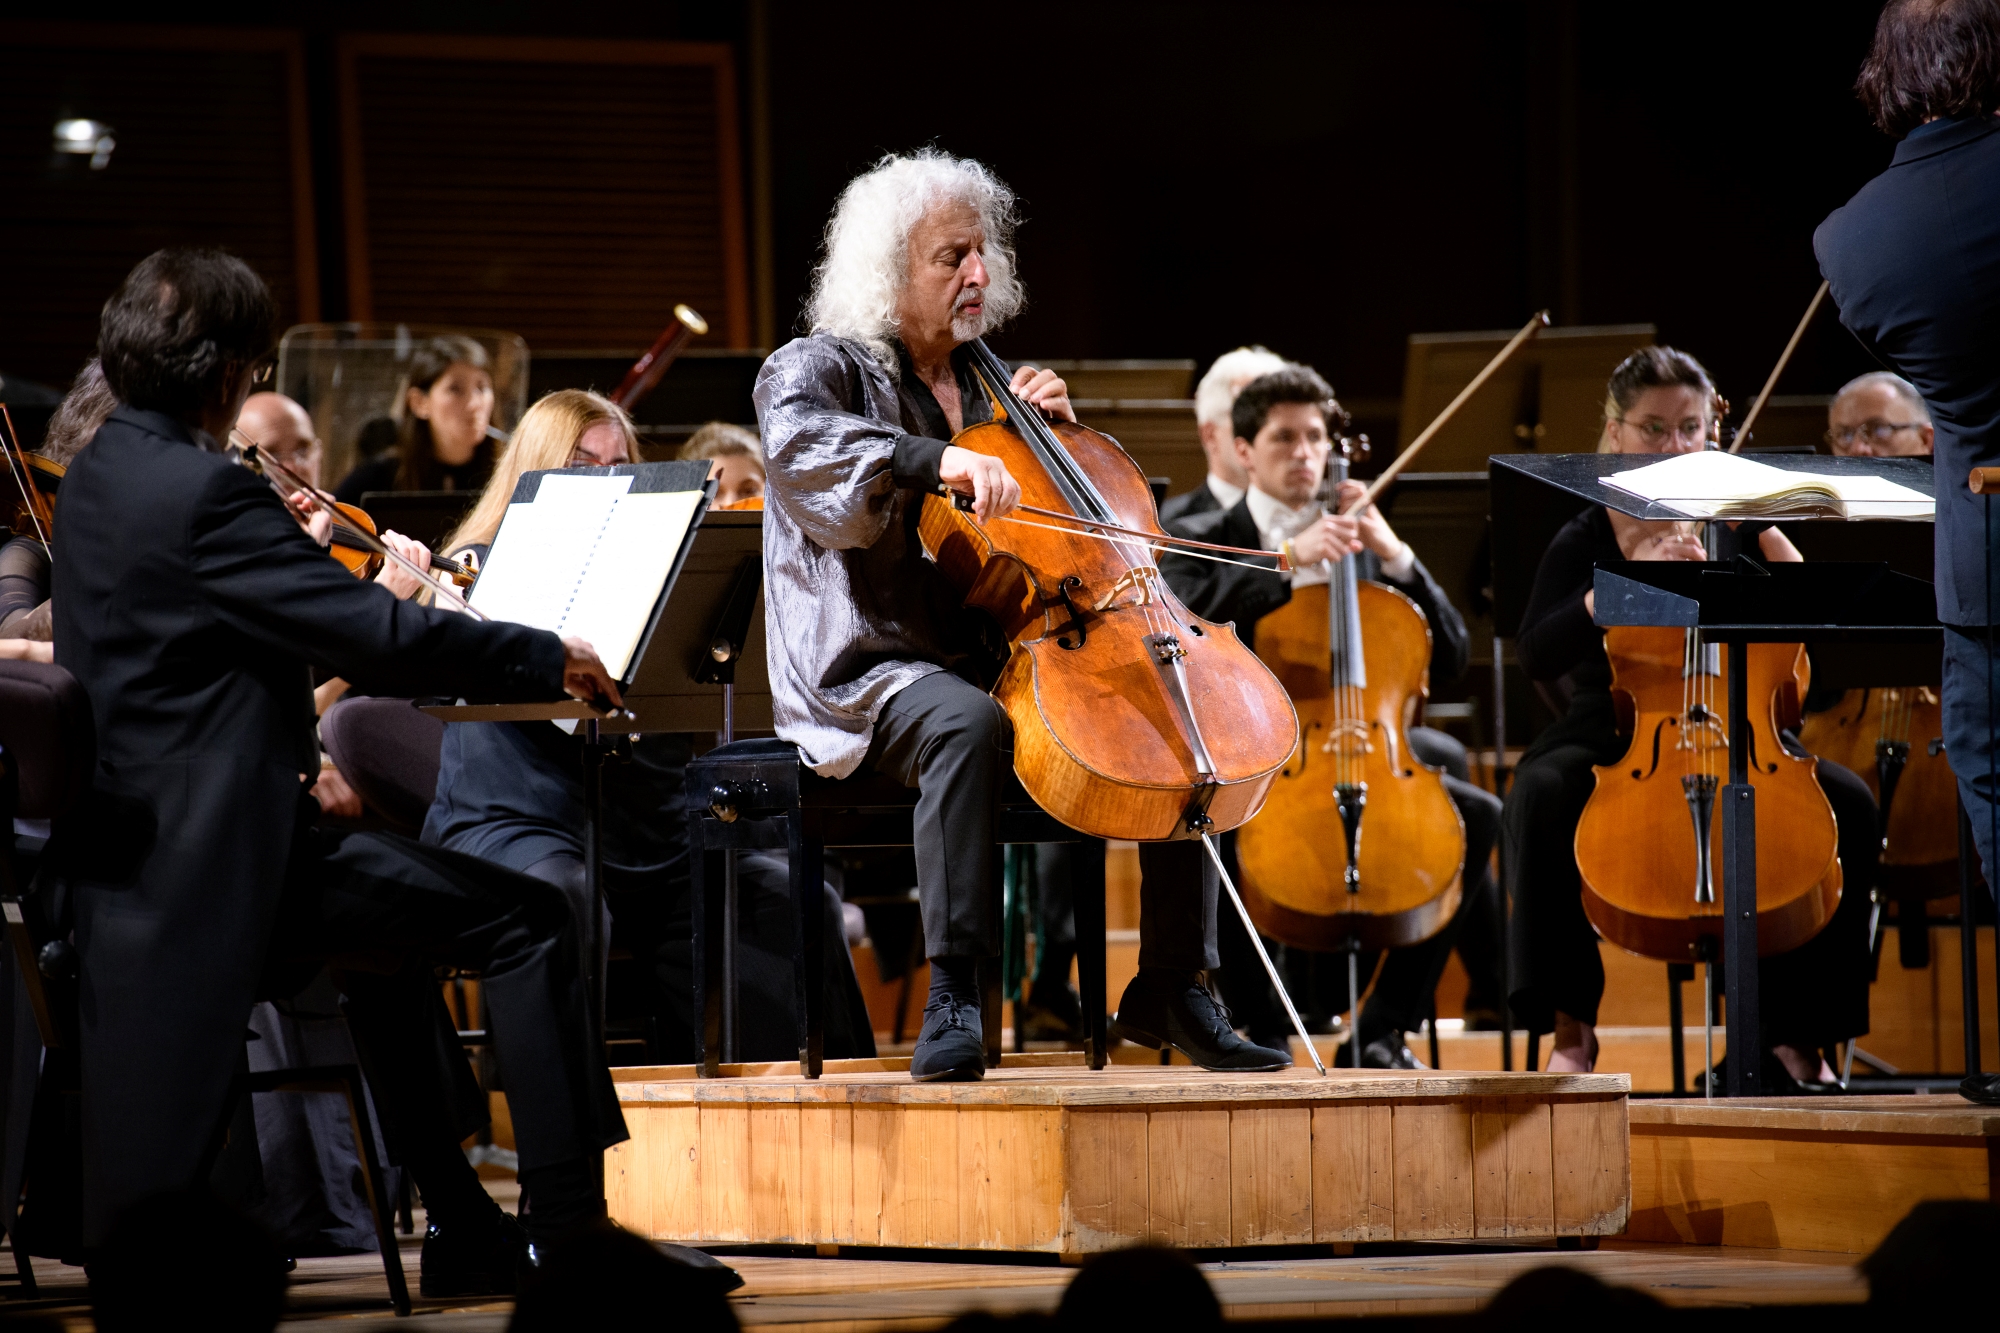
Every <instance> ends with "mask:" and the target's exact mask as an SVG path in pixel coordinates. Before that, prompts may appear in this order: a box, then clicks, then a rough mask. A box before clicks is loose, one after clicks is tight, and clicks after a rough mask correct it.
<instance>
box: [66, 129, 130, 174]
mask: <svg viewBox="0 0 2000 1333" xmlns="http://www.w3.org/2000/svg"><path fill="white" fill-rule="evenodd" d="M117 146H118V141H117V140H116V139H114V138H112V137H111V127H110V126H109V125H106V124H105V123H104V122H103V121H101V120H59V121H57V122H56V151H57V152H58V153H74V154H76V155H77V156H79V157H82V156H88V157H89V158H90V169H91V170H92V171H102V170H104V169H105V168H106V167H108V166H110V165H111V150H112V149H114V148H116V147H117Z"/></svg>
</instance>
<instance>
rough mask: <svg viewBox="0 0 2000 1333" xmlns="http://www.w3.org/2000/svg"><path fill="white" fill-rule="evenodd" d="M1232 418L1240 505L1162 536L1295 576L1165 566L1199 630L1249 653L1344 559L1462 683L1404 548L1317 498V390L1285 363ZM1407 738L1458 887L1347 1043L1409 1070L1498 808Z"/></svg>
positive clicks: (1391, 966) (1445, 610) (1436, 666)
mask: <svg viewBox="0 0 2000 1333" xmlns="http://www.w3.org/2000/svg"><path fill="white" fill-rule="evenodd" d="M1230 415H1231V429H1232V430H1233V432H1234V435H1235V441H1234V447H1235V450H1236V456H1237V459H1238V461H1239V463H1240V464H1241V466H1242V468H1243V470H1244V473H1245V474H1246V479H1247V481H1248V483H1249V484H1248V487H1247V488H1246V490H1245V492H1244V495H1243V498H1242V499H1240V500H1238V501H1237V502H1236V504H1235V505H1233V506H1232V507H1230V508H1229V509H1226V510H1211V511H1209V512H1207V513H1198V514H1194V515H1190V516H1188V517H1185V518H1182V519H1179V520H1176V521H1174V522H1171V523H1169V524H1168V528H1169V530H1170V531H1173V532H1176V533H1178V534H1179V535H1181V536H1184V537H1192V538H1195V539H1197V540H1199V541H1208V542H1216V543H1219V544H1222V545H1229V546H1247V547H1257V548H1262V549H1264V550H1267V551H1275V550H1284V551H1286V552H1287V554H1288V555H1289V556H1290V557H1291V562H1292V564H1293V567H1294V569H1295V571H1296V572H1294V573H1291V574H1279V573H1275V572H1272V571H1270V570H1261V569H1251V568H1247V567H1246V566H1243V565H1224V564H1217V563H1215V562H1212V561H1201V560H1190V559H1187V558H1185V557H1179V556H1172V555H1169V556H1166V557H1164V558H1163V559H1162V560H1161V562H1160V570H1161V572H1162V573H1163V574H1165V575H1166V577H1167V581H1168V583H1169V584H1171V585H1172V587H1173V589H1174V591H1175V592H1176V593H1177V594H1178V595H1179V596H1180V598H1181V600H1182V601H1183V602H1185V603H1186V604H1187V606H1188V609H1189V610H1191V611H1193V612H1195V614H1197V615H1200V616H1203V617H1205V618H1207V619H1210V620H1223V621H1234V622H1235V624H1236V632H1237V634H1238V636H1239V637H1241V638H1242V639H1243V641H1244V642H1245V643H1254V642H1255V637H1256V632H1257V621H1258V620H1260V619H1262V618H1263V617H1264V616H1267V615H1269V614H1271V613H1272V612H1273V611H1276V610H1277V609H1278V608H1279V607H1281V606H1283V605H1285V604H1286V603H1287V602H1289V601H1290V600H1291V597H1292V590H1293V589H1294V588H1299V587H1305V586H1309V585H1311V584H1314V583H1324V582H1326V581H1327V579H1328V577H1329V573H1328V570H1329V567H1330V565H1331V564H1332V563H1334V562H1338V561H1341V560H1347V559H1353V560H1355V561H1356V562H1357V568H1356V573H1357V574H1358V575H1359V576H1360V577H1361V578H1362V579H1364V580H1371V581H1375V582H1381V583H1386V584H1388V585H1389V586H1390V587H1392V588H1395V589H1397V590H1398V591H1400V592H1403V593H1405V594H1407V595H1408V596H1409V597H1410V598H1411V599H1412V600H1413V601H1415V602H1416V604H1417V606H1418V607H1419V608H1420V609H1421V610H1422V611H1423V613H1424V618H1425V619H1426V620H1427V621H1429V622H1430V627H1431V637H1432V650H1431V677H1432V679H1433V680H1452V679H1455V678H1456V677H1457V676H1458V675H1460V674H1461V673H1462V672H1463V671H1464V670H1465V662H1466V657H1467V650H1468V645H1469V640H1468V637H1467V634H1466V629H1465V622H1464V620H1463V619H1462V618H1461V617H1460V616H1459V614H1458V611H1457V609H1456V608H1454V607H1453V606H1452V604H1451V602H1450V601H1449V600H1448V599H1447V598H1446V597H1445V595H1444V591H1443V589H1441V588H1439V587H1438V585H1437V581H1436V580H1435V579H1433V578H1432V577H1431V575H1430V571H1428V570H1427V569H1425V568H1424V566H1423V562H1422V561H1420V560H1418V559H1417V555H1416V552H1415V551H1413V550H1411V549H1410V546H1409V543H1407V542H1405V541H1403V540H1402V539H1401V538H1400V537H1398V536H1397V535H1396V533H1395V530H1394V529H1392V528H1391V527H1390V526H1389V523H1388V520H1386V519H1385V518H1383V517H1382V513H1381V511H1380V510H1379V509H1377V508H1375V507H1374V506H1372V505H1371V506H1370V507H1369V508H1368V510H1367V512H1366V513H1363V514H1335V513H1329V512H1327V510H1326V509H1325V508H1324V506H1322V505H1321V503H1320V501H1319V498H1318V497H1319V493H1320V489H1321V486H1322V484H1323V483H1324V481H1325V479H1326V468H1327V460H1328V456H1329V454H1330V453H1331V449H1332V433H1331V430H1330V427H1331V426H1333V425H1334V424H1335V423H1336V422H1338V421H1344V420H1345V414H1344V413H1342V412H1341V410H1340V407H1339V404H1337V403H1336V402H1335V401H1334V396H1333V389H1332V388H1331V387H1330V386H1329V385H1328V384H1327V382H1326V381H1325V380H1324V379H1322V378H1321V377H1320V376H1319V375H1318V374H1317V373H1316V372H1314V371H1313V370H1312V369H1310V368H1309V367H1306V366H1300V365H1287V366H1285V367H1284V368H1282V369H1280V370H1277V371H1274V372H1272V373H1270V374H1267V375H1263V376H1261V377H1259V378H1257V379H1254V380H1252V381H1250V383H1249V384H1247V385H1245V386H1244V387H1243V390H1242V392H1240V393H1239V394H1237V396H1236V401H1235V403H1234V405H1233V407H1232V408H1231V414H1230ZM1362 490H1363V487H1362V486H1361V484H1360V483H1359V482H1352V481H1350V482H1344V483H1342V485H1341V488H1340V492H1339V496H1338V500H1337V503H1339V504H1352V503H1353V501H1354V500H1355V499H1356V498H1358V497H1359V496H1360V494H1361V492H1362ZM1408 735H1409V739H1410V746H1411V748H1412V749H1413V750H1415V751H1416V753H1417V757H1418V758H1419V759H1421V760H1422V761H1423V762H1424V763H1426V764H1430V765H1432V766H1434V767H1441V768H1444V769H1446V770H1447V771H1446V774H1445V777H1444V785H1445V789H1446V791H1447V792H1448V793H1449V794H1450V796H1451V799H1452V803H1453V804H1454V805H1455V806H1456V807H1457V808H1458V812H1459V817H1460V819H1461V820H1463V821H1464V824H1465V872H1464V873H1465V891H1464V896H1463V898H1462V900H1461V904H1460V907H1459V910H1458V912H1457V913H1456V914H1455V915H1454V916H1453V918H1452V920H1451V921H1450V922H1449V923H1447V924H1446V926H1445V927H1444V929H1442V930H1440V931H1439V932H1438V933H1437V934H1435V935H1433V936H1431V937H1430V938H1429V939H1427V940H1425V941H1423V942H1422V943H1420V944H1415V945H1411V946H1409V947H1407V948H1402V949H1396V950H1392V951H1391V952H1390V954H1389V957H1388V961H1387V962H1386V963H1385V964H1384V966H1383V970H1382V975H1381V977H1380V979H1379V980H1378V981H1377V982H1376V984H1375V990H1374V993H1373V994H1372V995H1371V996H1370V997H1369V1001H1368V1004H1367V1005H1366V1006H1365V1007H1364V1008H1363V1010H1362V1013H1361V1020H1360V1023H1359V1033H1358V1035H1357V1036H1356V1038H1355V1040H1357V1041H1358V1042H1359V1043H1360V1048H1361V1052H1362V1060H1361V1062H1362V1063H1363V1064H1364V1065H1369V1066H1373V1067H1376V1068H1403V1069H1407V1068H1416V1067H1418V1066H1417V1062H1416V1059H1415V1057H1414V1056H1413V1055H1412V1054H1411V1053H1410V1051H1409V1049H1408V1048H1407V1047H1406V1046H1405V1045H1404V1043H1403V1034H1404V1032H1406V1031H1409V1030H1410V1029H1413V1028H1415V1027H1416V1026H1417V1025H1418V1023H1419V1022H1420V1021H1421V1020H1422V1019H1423V1018H1424V1017H1425V1015H1426V1013H1427V1011H1428V1007H1429V1002H1430V997H1431V993H1432V992H1433V991H1434V990H1435V989H1436V988H1437V982H1438V977H1439V975H1440V974H1441V973H1442V972H1443V970H1444V965H1445V961H1446V959H1447V958H1448V957H1449V955H1450V953H1451V950H1452V946H1453V944H1454V943H1455V942H1456V941H1457V939H1458V936H1459V932H1460V930H1461V928H1462V926H1463V924H1464V923H1465V922H1466V921H1467V920H1468V919H1469V918H1473V917H1476V916H1477V915H1478V914H1479V913H1480V912H1482V911H1483V912H1487V913H1489V914H1490V913H1491V912H1492V911H1493V910H1494V906H1495V904H1494V902H1493V893H1494V888H1493V879H1492V874H1491V872H1490V870H1489V869H1488V866H1487V863H1488V860H1489V858H1490V857H1491V855H1492V851H1493V845H1494V839H1495V837H1496V836H1497V834H1498V832H1499V822H1500V802H1499V800H1498V799H1497V798H1495V797H1494V796H1493V795H1492V794H1491V793H1490V792H1487V791H1484V790H1482V789H1481V788H1479V787H1476V786H1474V785H1473V784H1472V783H1471V782H1469V781H1467V780H1466V767H1465V749H1464V747H1463V746H1461V745H1459V744H1458V742H1456V741H1454V740H1453V739H1452V738H1451V737H1449V736H1447V735H1445V734H1444V733H1443V732H1439V731H1433V730H1430V729H1429V728H1425V727H1413V728H1411V729H1410V730H1409V732H1408ZM1362 969H1363V970H1362V974H1361V975H1362V976H1363V977H1364V978H1366V977H1367V976H1368V975H1370V974H1371V973H1372V972H1373V971H1374V969H1375V959H1374V958H1373V957H1372V956H1371V957H1365V958H1364V959H1363V960H1362ZM1342 971H1343V972H1344V968H1343V969H1342ZM1259 980H1261V979H1260V978H1257V977H1254V976H1253V977H1251V978H1249V979H1248V984H1249V986H1250V987H1252V988H1254V987H1255V985H1256V984H1257V982H1258V981H1259ZM1244 984H1245V983H1244V980H1243V979H1240V978H1238V977H1237V976H1235V975H1228V976H1226V977H1225V985H1226V986H1228V987H1230V988H1231V989H1232V990H1239V989H1240V988H1242V987H1243V986H1244ZM1364 984H1365V982H1364ZM1253 1030H1254V1029H1253Z"/></svg>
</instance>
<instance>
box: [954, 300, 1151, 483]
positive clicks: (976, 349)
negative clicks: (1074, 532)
mask: <svg viewBox="0 0 2000 1333" xmlns="http://www.w3.org/2000/svg"><path fill="white" fill-rule="evenodd" d="M966 348H967V350H968V351H969V352H970V354H971V356H972V368H973V369H974V370H976V371H978V372H979V378H980V379H982V380H984V381H985V382H986V391H987V392H988V393H990V394H992V395H993V400H994V401H995V402H997V403H999V404H1000V409H1001V410H1002V411H1003V412H1005V413H1006V414H1007V420H1008V421H1009V422H1011V423H1013V426H1014V430H1015V433H1016V434H1018V435H1019V436H1020V437H1021V438H1022V439H1023V440H1024V441H1026V442H1027V445H1028V448H1029V449H1030V450H1031V451H1032V452H1033V453H1034V455H1035V457H1036V458H1037V459H1038V460H1040V462H1041V464H1042V467H1043V468H1044V470H1046V471H1047V472H1048V474H1049V479H1050V480H1051V481H1053V482H1054V483H1055V484H1056V489H1057V490H1059V491H1061V492H1062V495H1063V499H1065V500H1067V501H1068V502H1069V506H1070V509H1071V511H1072V512H1074V513H1075V514H1076V515H1077V516H1078V517H1079V518H1097V519H1104V520H1105V521H1107V522H1108V521H1110V520H1112V519H1114V518H1116V515H1115V514H1114V513H1113V512H1112V510H1111V506H1110V505H1109V504H1108V503H1106V502H1105V499H1104V497H1103V496H1102V495H1101V494H1099V493H1098V490H1097V486H1096V485H1095V484H1094V483H1093V482H1092V481H1091V480H1090V477H1089V476H1088V474H1086V473H1085V472H1084V470H1083V469H1082V468H1080V467H1078V466H1077V464H1076V460H1075V459H1073V458H1071V457H1070V453H1069V450H1068V449H1066V448H1064V447H1063V442H1062V437H1060V436H1058V435H1057V434H1056V433H1055V432H1054V431H1053V430H1051V429H1049V423H1048V422H1047V421H1046V420H1044V419H1043V417H1042V414H1041V412H1040V411H1039V410H1037V409H1035V408H1033V407H1030V406H1029V405H1028V404H1026V403H1024V402H1022V401H1021V400H1020V398H1019V397H1018V396H1016V394H1015V393H1014V390H1013V389H1012V387H1010V386H1011V382H1012V376H1011V375H1010V374H1009V373H1008V371H1007V366H1006V363H1004V362H1003V361H1001V360H1000V358H999V357H997V356H995V355H993V349H992V348H990V347H988V346H987V345H986V340H985V339H984V338H974V339H973V340H972V341H971V342H969V343H967V344H966Z"/></svg>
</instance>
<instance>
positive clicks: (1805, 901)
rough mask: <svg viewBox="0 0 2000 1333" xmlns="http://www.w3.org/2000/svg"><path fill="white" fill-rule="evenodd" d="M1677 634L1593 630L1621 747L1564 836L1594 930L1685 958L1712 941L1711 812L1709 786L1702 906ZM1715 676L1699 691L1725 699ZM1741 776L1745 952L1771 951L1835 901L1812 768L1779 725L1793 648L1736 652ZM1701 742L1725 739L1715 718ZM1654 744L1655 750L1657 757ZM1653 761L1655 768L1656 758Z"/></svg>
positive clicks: (1799, 664)
mask: <svg viewBox="0 0 2000 1333" xmlns="http://www.w3.org/2000/svg"><path fill="white" fill-rule="evenodd" d="M1685 643H1686V640H1685V631H1683V630H1679V629H1670V628H1655V627H1635V626H1623V627H1619V628H1614V629H1611V630H1609V631H1607V632H1606V634H1605V639H1604V649H1605V652H1606V654H1607V655H1608V656H1609V657H1610V659H1611V672H1612V691H1613V694H1614V697H1616V698H1617V701H1618V707H1619V711H1620V713H1621V715H1625V714H1627V712H1628V710H1629V716H1630V718H1631V722H1632V728H1631V730H1632V744H1631V747H1630V749H1628V750H1627V751H1626V754H1625V757H1624V758H1623V759H1621V760H1620V761H1619V762H1618V763H1616V764H1612V765H1609V766H1606V767H1603V768H1599V769H1597V770H1596V773H1597V785H1596V788H1595V789H1594V790H1593V791H1592V792H1591V794H1590V800H1589V802H1588V803H1587V804H1586V805H1585V806H1584V811H1583V818H1582V819H1581V820H1580V821H1578V823H1577V828H1576V863H1577V869H1578V871H1579V872H1580V873H1581V875H1582V878H1583V907H1584V912H1585V914H1586V915H1588V916H1589V918H1590V923H1591V924H1592V925H1593V926H1595V927H1596V928H1597V932H1598V933H1599V934H1600V935H1602V936H1603V937H1604V938H1605V939H1607V940H1610V941H1611V942H1612V943H1613V944H1616V945H1618V946H1619V947H1620V948H1623V949H1627V950H1630V951H1631V952H1633V953H1636V954H1639V955H1641V956H1642V957H1646V958H1658V959H1661V960H1663V961H1666V962H1686V961H1688V960H1689V959H1691V958H1693V957H1694V956H1695V949H1696V944H1697V941H1698V940H1700V939H1701V938H1702V937H1703V936H1712V937H1715V938H1716V940H1717V941H1718V942H1719V941H1720V938H1721V934H1722V924H1723V922H1722V907H1723V889H1724V885H1723V876H1724V873H1725V869H1724V865H1723V856H1722V825H1723V819H1722V810H1721V795H1720V792H1719V791H1718V794H1717V797H1716V808H1715V815H1714V819H1713V823H1712V825H1711V827H1710V833H1709V847H1710V856H1711V863H1712V864H1713V866H1714V884H1715V901H1713V902H1709V903H1700V902H1696V901H1695V888H1694V886H1695V877H1696V855H1695V833H1694V823H1693V820H1692V818H1691V817H1690V815H1689V811H1688V803H1687V798H1686V796H1685V794H1684V792H1683V788H1682V782H1681V778H1682V775H1683V774H1684V773H1685V772H1687V771H1688V769H1687V768H1686V767H1685V765H1684V756H1687V755H1688V754H1689V753H1690V751H1689V750H1688V749H1686V748H1684V747H1683V736H1684V734H1685V733H1687V732H1688V731H1689V730H1690V727H1689V724H1688V721H1687V715H1686V714H1685V713H1684V712H1683V711H1682V710H1683V701H1684V698H1685V694H1684V690H1685V674H1684V664H1685V662H1686V661H1687V651H1686V647H1685ZM1717 656H1718V657H1719V658H1720V659H1721V662H1722V666H1721V670H1722V672H1723V673H1725V674H1723V675H1719V676H1711V677H1710V679H1711V680H1712V682H1713V684H1712V686H1711V688H1710V691H1709V693H1710V697H1712V698H1713V699H1715V700H1718V701H1720V700H1724V699H1727V697H1728V679H1727V675H1726V673H1727V671H1728V669H1729V667H1728V654H1727V652H1726V650H1725V651H1722V652H1719V653H1718V654H1717ZM1748 658H1749V670H1750V678H1749V680H1748V681H1747V682H1746V685H1747V687H1748V689H1747V693H1748V698H1749V699H1750V708H1751V713H1752V716H1751V731H1752V737H1753V746H1752V752H1751V754H1750V756H1749V769H1750V781H1751V785H1752V787H1754V788H1755V789H1756V793H1757V797H1756V800H1757V952H1758V955H1759V956H1760V957H1761V956H1764V955H1768V954H1774V953H1783V952H1784V951H1786V950H1788V949H1795V948H1797V947H1798V946H1799V945H1801V944H1804V943H1805V942H1806V941H1807V940H1809V939H1811V938H1812V937H1813V936H1814V935H1815V934H1817V933H1818V932H1819V929H1820V927H1822V926H1824V925H1825V924H1826V922H1827V920H1828V919H1829V918H1830V917H1832V915H1833V911H1834V908H1835V907H1837V906H1839V904H1840V887H1841V869H1840V858H1839V854H1838V840H1837V836H1836V829H1835V825H1834V818H1833V807H1832V806H1831V805H1829V804H1828V803H1827V799H1826V793H1825V792H1823V791H1821V790H1820V785H1819V781H1818V778H1817V773H1818V768H1819V764H1818V761H1817V760H1815V759H1812V758H1810V757H1805V758H1802V757H1800V756H1798V755H1794V754H1791V753H1790V752H1789V751H1787V750H1786V749H1785V748H1784V746H1783V745H1781V744H1780V743H1779V740H1778V731H1779V729H1780V728H1781V727H1782V726H1786V725H1789V724H1790V723H1791V722H1793V721H1794V720H1795V719H1796V717H1797V714H1798V701H1799V699H1801V698H1802V697H1803V696H1804V694H1805V684H1806V677H1805V671H1806V654H1805V646H1804V645H1803V644H1796V643H1753V644H1751V645H1749V652H1748ZM1719 713H1720V707H1719V706H1718V720H1717V721H1716V722H1714V723H1712V724H1711V726H1712V728H1713V731H1712V732H1711V737H1712V738H1713V737H1719V736H1720V735H1723V734H1726V721H1725V720H1722V719H1720V717H1719ZM1656 745H1657V749H1656ZM1656 754H1657V761H1656V758H1655V756H1656ZM1710 754H1711V757H1712V763H1711V766H1710V769H1709V771H1711V772H1721V773H1723V774H1724V775H1725V779H1724V780H1725V781H1726V774H1727V770H1728V755H1727V751H1726V750H1723V749H1721V748H1720V746H1719V744H1717V745H1716V746H1715V748H1712V749H1711V750H1710Z"/></svg>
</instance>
